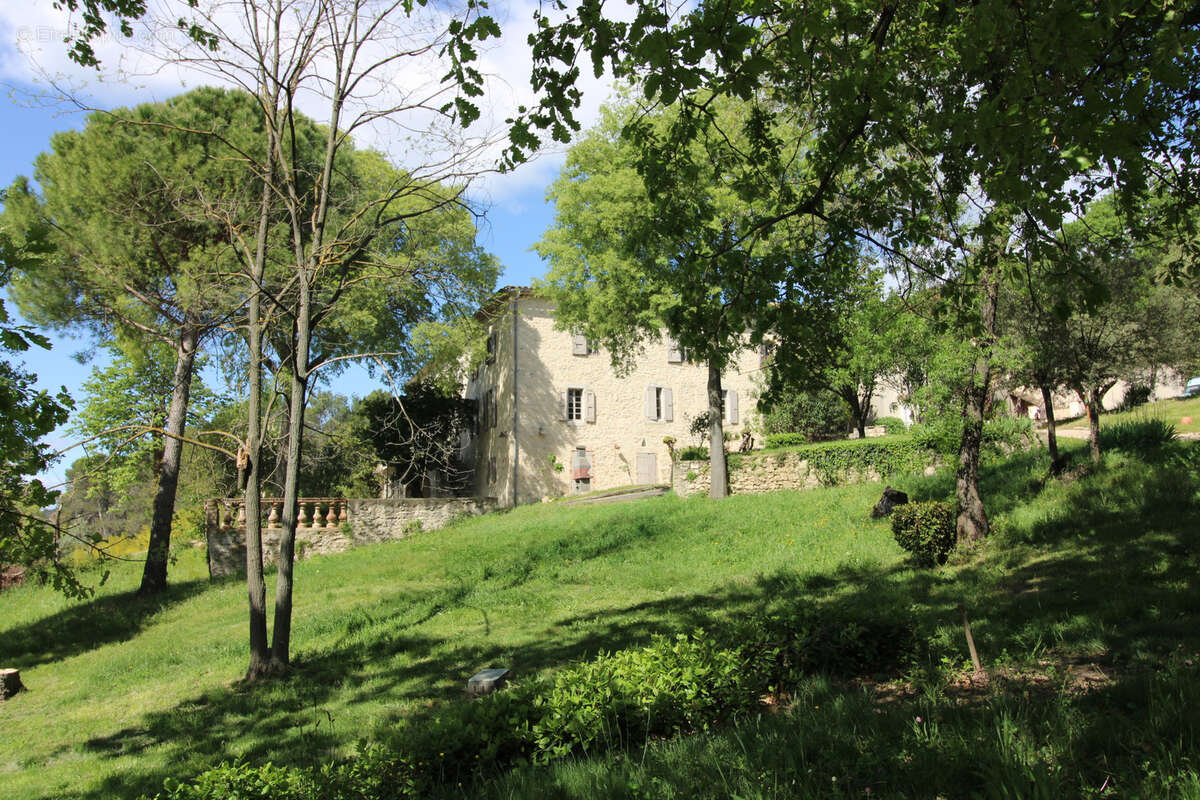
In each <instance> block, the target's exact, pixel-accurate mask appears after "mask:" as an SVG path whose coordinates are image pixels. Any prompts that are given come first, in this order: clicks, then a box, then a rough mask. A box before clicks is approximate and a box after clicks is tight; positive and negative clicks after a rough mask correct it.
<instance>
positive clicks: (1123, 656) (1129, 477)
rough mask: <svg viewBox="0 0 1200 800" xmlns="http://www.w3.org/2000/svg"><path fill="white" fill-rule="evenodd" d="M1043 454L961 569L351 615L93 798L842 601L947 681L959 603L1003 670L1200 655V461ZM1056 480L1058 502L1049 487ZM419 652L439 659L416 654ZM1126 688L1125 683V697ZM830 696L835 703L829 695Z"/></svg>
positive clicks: (580, 552) (452, 598)
mask: <svg viewBox="0 0 1200 800" xmlns="http://www.w3.org/2000/svg"><path fill="white" fill-rule="evenodd" d="M1034 459H1035V457H1034V456H1030V457H1029V459H1021V458H1014V459H1011V460H1010V461H1009V462H1006V463H1005V464H1003V465H999V466H997V467H993V468H991V469H990V470H989V473H988V476H987V483H986V484H985V486H986V487H989V495H988V497H989V503H990V509H991V510H992V513H993V516H994V517H998V516H1000V515H1002V514H1003V513H1005V512H1004V509H1012V508H1016V507H1018V506H1021V505H1025V504H1028V503H1030V502H1037V503H1041V504H1042V506H1040V507H1044V509H1043V510H1044V513H1043V514H1042V515H1041V516H1040V517H1037V518H1036V520H1035V521H1034V522H1032V523H1029V524H1027V525H1025V526H1023V527H1016V526H1013V527H1011V529H1010V530H1008V531H1007V532H1006V533H1005V534H1004V538H1003V540H1001V541H997V542H996V543H995V544H994V545H993V546H992V547H990V548H989V549H988V550H987V551H985V553H984V554H983V555H982V556H981V557H979V558H976V559H975V560H973V561H971V562H969V563H967V564H966V565H964V566H961V567H958V568H953V567H948V568H944V569H942V570H938V571H928V572H925V571H917V570H912V569H909V568H907V567H905V566H903V565H901V566H893V567H849V566H844V567H842V568H841V569H839V570H836V571H835V572H834V573H832V574H825V575H804V574H800V573H793V572H780V573H776V574H772V575H765V576H760V577H759V578H757V579H756V580H753V581H750V582H747V583H739V584H730V585H728V586H726V587H724V588H723V589H721V590H719V591H715V592H708V593H703V594H693V595H689V596H677V597H671V598H667V599H663V600H657V601H653V602H643V603H633V604H629V605H628V606H625V607H621V608H615V609H611V610H607V611H604V612H601V613H594V614H586V615H576V616H569V617H562V618H558V619H547V621H546V629H545V632H544V634H543V635H541V636H539V637H538V638H537V640H536V641H534V642H530V643H526V644H520V645H512V644H503V645H502V644H499V643H495V644H493V643H489V642H488V641H486V640H484V641H483V642H480V641H479V640H478V639H476V640H472V642H471V643H464V644H460V645H456V644H454V643H451V642H447V641H445V640H442V639H440V638H432V637H428V636H425V635H422V634H421V633H419V632H418V631H417V630H416V628H417V627H418V626H420V624H421V623H422V622H424V621H426V620H428V619H429V618H431V617H432V616H434V615H435V614H437V613H439V612H440V611H445V610H450V609H456V608H473V607H475V606H473V605H472V597H471V595H472V590H473V587H472V585H471V584H470V583H469V582H468V581H467V580H466V579H460V580H458V581H456V582H455V583H454V584H451V585H448V586H446V587H443V588H441V589H438V590H434V591H430V592H426V593H424V594H422V595H418V596H403V597H401V596H399V595H398V596H397V597H396V598H394V599H388V600H387V601H384V602H382V603H379V604H375V605H373V606H371V607H370V608H367V609H363V610H361V611H359V612H357V613H355V614H352V615H350V616H349V617H348V618H347V619H346V620H345V623H344V630H345V633H344V635H342V636H341V637H340V639H339V640H338V641H337V642H336V643H335V644H333V645H330V646H328V647H326V648H324V649H321V650H313V651H307V652H301V653H299V654H298V658H297V664H296V667H295V670H294V672H293V673H292V674H291V675H290V676H289V677H288V678H287V679H286V680H272V681H266V682H263V683H261V684H257V685H253V686H243V687H235V688H232V689H228V690H214V691H210V692H206V693H204V694H202V695H199V696H197V697H195V698H193V699H191V700H189V701H187V702H184V703H181V704H179V705H178V706H176V707H175V708H173V709H171V710H170V711H167V712H163V713H154V714H149V715H146V717H144V718H143V720H142V721H141V724H139V725H137V726H133V727H130V728H127V729H125V730H122V731H119V732H117V733H115V734H113V735H110V736H106V737H103V738H98V739H93V740H91V741H89V742H87V743H86V744H85V748H86V749H88V750H91V751H93V752H98V753H102V754H104V755H105V756H108V757H111V758H120V757H122V756H127V755H132V754H135V753H137V752H140V751H142V750H145V749H147V748H152V747H153V748H165V751H166V758H165V759H164V761H165V763H167V764H169V765H170V766H169V767H168V768H166V769H160V768H156V767H148V766H146V765H144V764H142V763H140V762H136V761H135V762H133V763H132V764H130V768H129V769H127V770H124V771H123V772H121V773H119V774H113V775H111V776H110V777H108V778H106V779H104V780H103V782H102V783H100V784H99V785H97V786H94V787H93V788H92V789H91V790H90V791H89V792H88V793H87V794H86V795H85V796H86V797H89V798H108V797H114V796H118V797H136V796H137V795H139V794H142V793H145V794H150V795H152V794H153V793H154V792H156V791H158V790H160V788H161V786H162V783H163V780H164V779H165V778H168V777H171V778H187V777H190V776H192V775H194V774H196V773H198V772H200V771H202V770H203V769H205V768H207V767H210V766H213V765H216V764H218V763H220V762H221V761H226V760H233V759H236V758H242V759H245V760H246V761H248V762H250V763H263V762H267V761H270V762H272V763H275V764H283V765H297V766H299V765H315V764H318V763H320V762H322V761H325V760H328V759H329V758H330V757H331V755H332V754H333V753H334V752H335V751H337V750H338V749H339V748H341V749H344V748H345V746H346V744H347V743H348V742H351V741H354V740H356V739H358V738H359V737H361V736H364V735H367V734H369V733H370V731H368V730H354V731H347V730H343V729H341V728H339V727H338V720H337V719H336V717H332V716H330V715H329V714H328V713H327V712H326V711H325V710H324V705H325V704H326V703H328V702H330V701H331V700H332V699H333V698H334V697H335V695H336V696H337V699H338V702H339V703H348V704H350V705H354V704H359V703H378V698H379V697H380V696H381V695H382V696H387V697H389V698H393V699H394V700H395V701H396V703H397V707H396V709H395V711H394V712H388V711H386V710H385V711H382V712H381V714H380V717H379V723H380V724H386V722H387V720H388V718H389V716H390V717H392V718H394V717H396V716H399V715H400V714H402V713H405V712H404V710H403V709H404V708H411V707H412V705H413V703H414V701H427V702H428V703H431V704H433V705H435V706H436V705H437V704H439V703H446V702H454V701H455V700H456V699H457V698H458V697H460V696H461V691H462V682H463V679H465V676H466V675H469V674H470V672H471V671H473V670H474V669H476V668H478V667H479V666H480V665H485V664H486V665H503V666H508V667H511V668H513V669H514V671H515V672H516V673H517V674H518V675H529V674H533V673H536V672H538V671H541V670H544V669H551V668H554V667H556V666H560V665H563V664H564V663H568V662H570V661H572V660H577V659H581V658H585V657H590V656H592V655H594V654H595V653H597V652H599V651H612V650H616V649H621V648H627V647H635V646H639V645H642V644H644V643H646V642H647V641H648V640H649V639H650V638H651V637H652V636H653V635H654V634H656V633H670V632H675V631H683V630H691V629H694V628H698V627H703V628H710V629H713V628H720V627H722V626H723V625H725V624H726V623H727V622H728V621H729V620H731V619H735V618H740V617H744V616H746V615H748V614H753V613H756V612H764V611H768V612H769V611H771V610H772V609H779V608H784V607H788V606H796V605H804V606H810V607H815V608H818V609H826V610H828V611H829V612H830V613H836V614H837V615H838V617H839V618H848V619H851V620H853V619H855V618H863V619H866V618H904V619H911V621H912V622H913V624H914V626H915V629H916V631H917V634H918V647H917V651H916V652H915V653H914V656H913V658H914V661H913V663H912V665H911V666H912V667H913V668H914V670H915V671H914V674H920V673H921V672H922V671H923V670H928V672H927V674H928V675H929V676H931V679H932V680H933V682H935V683H936V681H937V676H938V674H939V673H938V665H939V664H942V663H944V662H946V661H949V662H952V663H962V661H964V660H965V658H966V648H965V644H964V642H963V637H962V628H961V620H960V617H959V616H958V612H957V606H958V605H959V604H960V603H962V604H964V605H966V607H967V608H968V609H969V611H970V613H971V617H972V625H973V626H974V632H975V636H976V641H977V643H978V644H979V647H980V650H981V653H982V655H983V657H984V659H985V662H986V663H987V664H988V665H989V666H990V665H994V664H996V663H997V661H998V660H1000V659H1002V658H1004V657H1005V656H1004V654H1007V658H1008V659H1009V660H1010V661H1011V662H1012V663H1018V664H1020V663H1024V664H1029V663H1032V662H1034V661H1036V660H1037V659H1039V658H1047V657H1049V658H1055V657H1061V656H1072V655H1077V654H1082V655H1085V656H1090V655H1096V656H1099V655H1101V654H1103V655H1104V658H1105V660H1106V663H1107V664H1114V665H1116V666H1117V667H1118V669H1120V668H1121V667H1123V666H1126V665H1129V664H1137V665H1141V666H1145V667H1154V666H1156V665H1157V664H1158V663H1160V662H1162V661H1163V660H1164V659H1166V658H1167V657H1168V656H1167V653H1168V652H1169V651H1174V650H1175V649H1177V648H1178V647H1179V646H1181V645H1182V646H1184V647H1185V649H1188V650H1190V651H1193V652H1194V651H1195V650H1196V649H1200V641H1198V639H1197V633H1196V631H1198V630H1200V624H1198V623H1200V586H1197V585H1196V582H1195V581H1194V576H1195V574H1196V571H1197V568H1198V567H1200V500H1198V498H1197V493H1196V483H1195V474H1194V471H1189V470H1181V469H1179V468H1178V466H1177V465H1175V464H1173V463H1170V462H1167V461H1162V462H1136V463H1130V464H1127V465H1125V466H1124V467H1120V468H1114V469H1111V470H1100V471H1098V472H1096V473H1094V474H1091V475H1086V476H1084V477H1082V478H1079V479H1077V480H1075V481H1074V483H1070V482H1055V483H1050V484H1045V483H1042V482H1040V481H1039V479H1038V478H1037V477H1036V476H1037V475H1038V474H1039V465H1038V464H1037V463H1036V461H1035V460H1034ZM1040 474H1042V475H1044V474H1045V473H1044V471H1043V472H1041V473H1040ZM950 480H952V478H950ZM944 481H945V479H944V478H941V477H939V478H938V479H931V480H930V481H928V482H926V483H925V484H923V485H922V486H921V489H920V490H921V491H928V492H929V493H930V494H933V493H936V492H938V491H940V490H941V489H944ZM1043 492H1046V493H1047V497H1041V496H1040V495H1042V494H1043ZM1050 495H1053V496H1050ZM658 533H659V532H658V531H656V530H655V529H654V528H653V525H652V523H651V522H649V521H648V520H647V519H646V518H643V517H641V516H640V515H639V514H634V515H633V516H632V517H631V518H630V519H629V520H628V521H627V524H625V525H624V526H623V527H621V529H620V530H615V529H614V531H612V532H610V533H609V534H607V538H605V536H603V535H602V536H600V537H598V538H596V539H593V540H587V541H582V540H581V541H578V542H565V543H555V544H554V545H551V546H543V547H538V548H535V547H530V548H527V549H525V550H522V551H519V552H518V553H516V554H514V555H513V556H512V557H511V559H510V560H509V562H508V563H507V564H505V565H503V566H502V568H500V569H499V570H498V571H497V572H496V573H495V574H494V575H491V574H488V573H486V572H485V573H484V575H483V577H482V579H481V580H483V581H492V582H494V583H496V584H498V585H501V586H504V587H512V586H516V585H519V584H521V583H524V582H526V581H527V580H529V579H530V578H531V577H532V576H533V575H535V574H537V573H538V572H539V571H541V570H551V569H553V568H554V562H555V561H556V560H557V559H559V558H561V557H564V556H565V555H567V554H568V552H569V554H570V555H569V557H573V558H580V557H599V556H601V555H606V554H611V553H614V552H618V551H620V550H621V549H622V548H624V547H629V546H631V545H634V544H636V543H638V542H640V541H643V540H644V539H646V538H647V537H649V538H653V537H654V536H656V535H658ZM1010 545H1011V546H1010ZM177 591H180V592H185V593H186V592H187V591H189V588H188V587H186V586H185V587H177ZM185 596H186V595H185ZM480 611H481V613H484V612H483V609H482V608H481V609H480ZM130 624H133V623H130ZM134 630H135V628H131V627H129V626H128V625H127V626H126V628H124V634H121V633H120V632H119V631H118V632H114V634H113V636H116V635H130V634H131V633H132V632H133V631H134ZM80 638H82V635H81V636H80ZM89 641H90V639H89ZM76 646H77V647H78V646H82V644H81V643H80V644H77V645H76ZM27 647H28V646H27ZM412 654H425V655H423V656H418V657H416V658H406V656H411V655H412ZM40 655H41V654H40V652H39V656H40ZM872 677H879V676H872ZM1119 686H1120V684H1119V683H1118V686H1117V688H1114V689H1113V690H1112V691H1113V692H1116V693H1118V695H1119V691H1120V690H1119ZM1114 696H1116V695H1114ZM832 699H833V698H832V697H828V698H826V700H827V701H828V702H830V703H831V705H832ZM1129 702H1132V701H1129ZM815 704H816V705H822V704H823V703H820V702H818V703H815ZM1081 708H1083V709H1084V711H1083V713H1084V714H1085V715H1087V714H1092V713H1094V714H1095V715H1096V717H1095V719H1092V718H1091V717H1087V718H1086V719H1085V720H1084V722H1082V723H1081V724H1082V725H1083V726H1084V728H1085V729H1086V728H1089V727H1090V726H1093V725H1105V724H1109V722H1108V721H1106V720H1107V719H1108V718H1107V717H1105V716H1104V715H1105V714H1106V713H1108V712H1106V711H1105V710H1104V709H1105V708H1108V706H1106V705H1103V704H1101V705H1099V706H1097V708H1096V710H1095V711H1094V712H1093V711H1091V710H1088V707H1087V706H1086V705H1084V706H1081ZM435 713H436V712H435ZM989 719H990V718H989ZM856 724H857V723H856ZM904 724H905V725H911V723H910V722H907V721H906V722H905V723H904ZM988 724H989V725H991V724H992V723H991V722H989V723H988ZM881 735H882V734H881ZM851 738H853V737H851ZM855 741H858V740H855ZM969 745H970V743H969V742H966V741H965V740H964V742H963V743H961V745H955V746H961V747H962V748H964V750H963V752H964V753H966V752H967V750H968V749H969ZM860 746H861V745H860ZM965 757H966V756H965V755H964V758H965ZM964 763H966V762H964ZM874 768H875V767H872V769H874ZM964 768H965V767H964ZM914 785H917V784H914Z"/></svg>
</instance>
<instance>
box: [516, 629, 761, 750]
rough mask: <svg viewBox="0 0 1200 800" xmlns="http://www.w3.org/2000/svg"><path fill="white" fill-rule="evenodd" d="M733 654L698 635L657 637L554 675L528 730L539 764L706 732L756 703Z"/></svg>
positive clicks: (750, 677) (739, 659) (751, 677)
mask: <svg viewBox="0 0 1200 800" xmlns="http://www.w3.org/2000/svg"><path fill="white" fill-rule="evenodd" d="M752 680H754V676H752V675H750V674H748V673H747V672H746V671H745V670H743V668H742V660H741V657H740V654H739V653H738V651H736V650H734V649H729V648H724V647H721V646H719V645H718V644H717V643H716V642H715V641H714V640H712V639H710V638H708V637H707V636H705V635H704V634H702V633H696V634H694V635H691V636H688V635H685V634H680V635H678V636H676V637H675V638H673V639H668V638H664V637H660V638H658V639H656V640H655V641H654V642H653V643H652V644H650V645H649V646H648V647H644V648H642V649H640V650H623V651H619V652H616V653H612V654H611V655H602V656H600V657H599V658H596V659H594V660H592V661H590V662H585V663H583V664H579V665H578V666H575V667H571V668H569V669H565V670H563V671H561V672H559V673H558V674H557V675H555V679H554V684H553V686H552V687H551V689H550V691H549V692H548V693H547V694H546V695H544V697H543V698H542V701H543V703H544V713H543V715H542V717H541V719H540V720H538V721H537V722H536V723H535V724H534V726H533V734H534V744H535V747H536V751H537V756H536V758H537V760H540V761H547V760H551V759H555V758H560V757H562V756H565V755H568V754H570V753H573V752H588V751H591V750H596V749H608V748H612V747H619V746H622V745H625V744H630V743H635V742H644V741H645V740H646V739H647V738H648V737H658V736H670V735H673V734H677V733H680V732H683V731H693V730H703V729H707V728H708V727H709V725H710V724H711V723H713V722H716V721H717V720H719V719H726V718H729V717H730V716H734V715H737V714H739V713H743V712H746V711H748V710H750V709H752V708H754V706H755V705H756V703H757V694H756V692H755V687H754V685H753V684H751V681H752Z"/></svg>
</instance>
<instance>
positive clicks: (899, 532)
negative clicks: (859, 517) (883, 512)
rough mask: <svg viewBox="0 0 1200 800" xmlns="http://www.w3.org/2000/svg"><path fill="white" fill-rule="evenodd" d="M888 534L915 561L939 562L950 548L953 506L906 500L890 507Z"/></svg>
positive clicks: (925, 562)
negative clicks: (904, 502)
mask: <svg viewBox="0 0 1200 800" xmlns="http://www.w3.org/2000/svg"><path fill="white" fill-rule="evenodd" d="M892 535H893V536H895V537H896V541H897V542H898V543H899V544H900V546H901V547H903V548H904V549H905V550H907V551H908V552H910V553H912V554H913V556H914V558H915V559H916V562H917V564H919V565H920V566H923V567H932V566H934V565H936V564H943V563H945V561H946V556H948V555H949V554H950V551H951V550H953V549H954V539H955V523H954V508H953V507H952V506H950V505H948V504H946V503H938V502H928V503H909V504H908V505H903V506H897V507H896V508H895V509H893V510H892Z"/></svg>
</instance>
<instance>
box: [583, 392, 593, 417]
mask: <svg viewBox="0 0 1200 800" xmlns="http://www.w3.org/2000/svg"><path fill="white" fill-rule="evenodd" d="M583 419H584V421H585V422H595V421H596V393H595V392H584V393H583Z"/></svg>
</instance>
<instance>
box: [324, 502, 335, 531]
mask: <svg viewBox="0 0 1200 800" xmlns="http://www.w3.org/2000/svg"><path fill="white" fill-rule="evenodd" d="M337 520H338V518H337V503H334V502H333V501H330V502H329V513H328V514H326V515H325V527H326V528H336V527H337Z"/></svg>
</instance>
